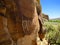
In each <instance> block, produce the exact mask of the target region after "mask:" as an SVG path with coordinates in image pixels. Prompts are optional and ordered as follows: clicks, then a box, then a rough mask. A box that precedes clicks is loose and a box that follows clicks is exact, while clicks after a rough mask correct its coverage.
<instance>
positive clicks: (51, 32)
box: [44, 22, 60, 43]
mask: <svg viewBox="0 0 60 45" xmlns="http://www.w3.org/2000/svg"><path fill="white" fill-rule="evenodd" d="M44 26H46V30H47V32H46V38H47V39H49V40H50V42H51V43H60V23H56V24H55V22H54V23H52V22H45V23H44Z"/></svg>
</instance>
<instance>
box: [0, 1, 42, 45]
mask: <svg viewBox="0 0 60 45" xmlns="http://www.w3.org/2000/svg"><path fill="white" fill-rule="evenodd" d="M0 3H1V4H2V3H3V5H1V7H0V9H1V10H0V32H1V33H0V45H37V43H36V37H37V34H38V31H39V27H40V25H39V21H38V12H40V13H39V14H41V9H40V8H38V9H37V5H36V3H37V0H1V1H0ZM38 4H39V3H38ZM2 7H3V8H2ZM38 7H39V6H38ZM38 10H40V11H38Z"/></svg>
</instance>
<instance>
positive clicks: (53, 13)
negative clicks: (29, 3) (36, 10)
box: [40, 0, 60, 19]
mask: <svg viewBox="0 0 60 45" xmlns="http://www.w3.org/2000/svg"><path fill="white" fill-rule="evenodd" d="M40 2H41V6H42V13H45V14H47V15H49V18H50V19H52V18H59V17H60V0H40Z"/></svg>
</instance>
